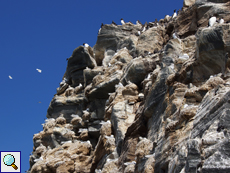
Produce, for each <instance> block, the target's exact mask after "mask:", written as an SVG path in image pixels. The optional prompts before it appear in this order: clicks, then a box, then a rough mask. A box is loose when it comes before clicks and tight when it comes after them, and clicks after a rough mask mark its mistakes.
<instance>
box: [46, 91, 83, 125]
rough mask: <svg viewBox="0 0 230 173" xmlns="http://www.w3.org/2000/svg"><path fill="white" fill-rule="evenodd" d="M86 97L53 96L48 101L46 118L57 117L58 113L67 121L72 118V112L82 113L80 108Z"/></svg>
mask: <svg viewBox="0 0 230 173" xmlns="http://www.w3.org/2000/svg"><path fill="white" fill-rule="evenodd" d="M85 102H86V99H85V97H84V96H83V95H78V96H77V97H76V96H72V97H64V96H57V95H56V96H54V98H53V99H52V101H51V102H50V105H49V108H48V110H47V115H46V117H47V118H57V117H59V116H60V115H63V117H64V118H65V119H66V122H67V123H69V122H70V121H71V119H72V117H71V115H72V114H78V115H82V109H83V107H84V104H85Z"/></svg>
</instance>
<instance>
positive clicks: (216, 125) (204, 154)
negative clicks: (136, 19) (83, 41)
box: [29, 0, 230, 173]
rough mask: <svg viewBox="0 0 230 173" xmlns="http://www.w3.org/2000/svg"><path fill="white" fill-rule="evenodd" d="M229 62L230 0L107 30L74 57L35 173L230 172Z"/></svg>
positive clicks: (191, 4) (36, 152)
mask: <svg viewBox="0 0 230 173" xmlns="http://www.w3.org/2000/svg"><path fill="white" fill-rule="evenodd" d="M212 15H215V16H217V19H218V20H219V19H220V18H223V19H224V21H225V22H224V23H222V24H220V23H218V20H217V22H216V23H215V24H214V25H213V26H211V27H208V20H209V18H210V16H212ZM143 27H146V28H145V30H144V29H143ZM175 33H176V34H175ZM175 35H177V36H175ZM229 58H230V1H229V0H196V1H195V0H184V4H183V8H182V10H181V11H180V12H179V14H178V16H177V17H176V18H171V17H170V16H166V17H165V18H164V19H161V20H160V21H159V22H158V23H156V22H149V23H146V24H145V25H143V26H142V25H141V24H137V25H134V24H132V23H126V24H124V25H114V24H110V25H109V24H106V25H104V26H102V28H101V29H100V31H99V33H98V39H97V42H96V44H95V45H94V47H93V48H91V47H87V48H85V47H83V46H79V47H78V48H76V49H75V50H74V51H73V54H72V56H71V57H70V58H69V59H68V65H67V68H66V72H65V74H64V76H63V80H62V82H61V83H60V86H59V88H57V93H56V94H55V96H54V97H53V99H52V101H51V103H50V105H49V108H48V111H47V119H46V120H45V123H44V124H43V130H42V131H41V132H40V133H37V134H34V136H33V142H34V147H33V152H32V155H31V156H30V159H29V162H30V169H29V172H31V173H36V172H47V173H50V172H59V173H61V172H73V173H83V172H85V173H89V172H92V173H93V172H95V173H108V172H124V173H131V172H135V173H150V172H155V173H158V172H159V173H161V172H175V173H184V172H186V173H187V172H188V173H190V172H191V173H192V172H202V173H212V172H230V142H229V141H230V59H229Z"/></svg>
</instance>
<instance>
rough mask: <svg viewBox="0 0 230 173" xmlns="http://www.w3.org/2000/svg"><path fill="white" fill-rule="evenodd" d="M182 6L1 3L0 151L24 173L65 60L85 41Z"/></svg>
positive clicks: (149, 1)
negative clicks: (13, 155) (17, 158)
mask: <svg viewBox="0 0 230 173" xmlns="http://www.w3.org/2000/svg"><path fill="white" fill-rule="evenodd" d="M182 6H183V0H177V1H172V0H162V1H155V0H142V1H139V0H138V1H137V0H116V1H109V0H83V1H77V0H67V1H64V0H0V31H1V32H0V58H1V62H0V77H1V84H0V91H1V95H0V117H1V119H0V131H1V134H0V141H1V142H0V151H11V150H12V151H21V152H22V160H21V162H22V164H21V165H22V172H24V171H26V170H28V169H29V154H30V153H31V152H32V150H33V140H32V139H33V134H35V133H38V132H39V131H41V130H42V125H41V124H42V123H43V122H44V119H45V118H46V112H47V109H48V106H49V103H50V101H51V99H52V98H53V95H54V94H55V93H56V88H57V87H59V82H61V80H62V76H63V74H64V72H65V69H66V65H67V61H66V58H68V57H70V56H71V54H72V51H73V50H74V49H75V48H76V47H78V46H80V45H82V43H84V42H86V43H88V44H89V45H90V46H93V45H94V44H95V43H96V40H97V32H98V30H99V28H100V26H101V23H104V24H110V23H111V22H112V20H114V21H115V22H116V23H117V24H120V18H123V19H124V20H125V21H127V22H128V21H131V22H133V23H135V22H136V20H140V21H141V22H142V23H145V22H146V21H147V22H152V21H154V20H155V18H157V19H158V20H159V19H161V18H164V16H165V15H167V14H168V15H172V14H173V10H174V9H177V10H178V9H179V8H182ZM36 68H39V69H41V70H42V73H38V72H37V71H36ZM9 75H11V76H12V77H13V79H12V80H11V79H9V77H8V76H9ZM39 102H41V103H39ZM6 128H7V130H5V129H6Z"/></svg>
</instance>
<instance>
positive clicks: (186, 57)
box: [179, 53, 189, 60]
mask: <svg viewBox="0 0 230 173" xmlns="http://www.w3.org/2000/svg"><path fill="white" fill-rule="evenodd" d="M179 59H182V60H187V59H189V55H188V54H187V53H184V54H183V55H180V56H179Z"/></svg>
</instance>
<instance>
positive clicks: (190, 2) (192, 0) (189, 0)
mask: <svg viewBox="0 0 230 173" xmlns="http://www.w3.org/2000/svg"><path fill="white" fill-rule="evenodd" d="M195 2H196V0H184V3H183V6H184V7H189V6H191V5H193V4H194V3H195Z"/></svg>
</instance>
